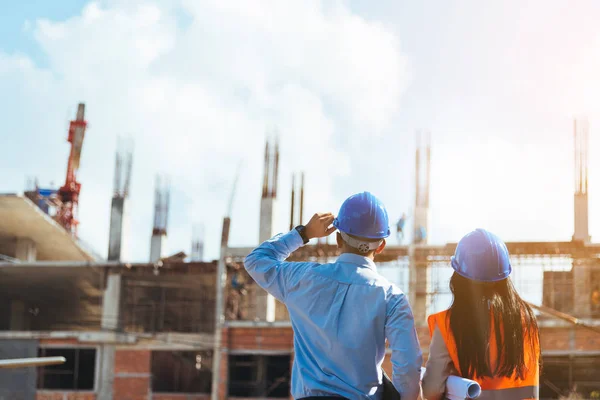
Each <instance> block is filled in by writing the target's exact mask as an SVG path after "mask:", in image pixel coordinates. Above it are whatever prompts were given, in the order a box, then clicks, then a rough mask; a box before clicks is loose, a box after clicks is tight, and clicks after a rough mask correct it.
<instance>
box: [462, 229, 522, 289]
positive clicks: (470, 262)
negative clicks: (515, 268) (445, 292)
mask: <svg viewBox="0 0 600 400" xmlns="http://www.w3.org/2000/svg"><path fill="white" fill-rule="evenodd" d="M452 268H453V269H454V270H455V271H456V272H457V273H458V274H459V275H461V276H463V277H465V278H467V279H472V280H475V281H481V282H496V281H501V280H502V279H506V278H508V276H509V275H510V273H511V272H512V266H511V265H510V256H509V255H508V249H507V248H506V245H505V244H504V242H503V241H502V240H500V238H499V237H498V236H496V235H494V234H492V233H490V232H488V231H486V230H485V229H477V230H474V231H473V232H471V233H469V234H467V235H465V236H464V237H463V238H462V239H460V242H458V245H457V246H456V252H455V253H454V256H453V257H452Z"/></svg>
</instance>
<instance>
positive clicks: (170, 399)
mask: <svg viewBox="0 0 600 400" xmlns="http://www.w3.org/2000/svg"><path fill="white" fill-rule="evenodd" d="M152 400H210V394H185V393H182V394H179V393H171V394H167V393H162V394H156V393H153V394H152Z"/></svg>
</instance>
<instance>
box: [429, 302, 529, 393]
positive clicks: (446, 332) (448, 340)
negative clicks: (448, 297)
mask: <svg viewBox="0 0 600 400" xmlns="http://www.w3.org/2000/svg"><path fill="white" fill-rule="evenodd" d="M448 311H449V310H446V311H442V312H439V313H437V314H433V315H430V316H429V317H428V318H427V323H428V325H429V336H430V337H433V332H434V330H435V328H436V327H437V328H438V329H439V331H440V333H441V335H442V338H443V339H444V343H445V344H446V348H447V349H448V353H450V358H451V359H452V362H453V363H454V367H455V368H456V371H458V373H459V375H460V376H463V375H462V372H461V371H460V364H459V363H458V353H457V350H456V342H455V341H454V335H453V334H452V332H451V331H450V319H449V318H448ZM492 324H493V322H492ZM492 331H493V329H492ZM490 336H491V337H490V358H491V360H490V362H491V365H492V367H493V366H495V365H497V362H498V354H497V351H496V335H493V334H492V335H490ZM539 354H540V352H539V343H537V344H536V347H535V349H534V350H533V351H532V350H531V349H527V348H525V363H526V367H527V368H526V373H525V377H524V379H523V380H521V379H518V378H517V377H516V376H514V375H513V376H512V377H510V378H507V377H495V378H489V377H484V378H471V377H468V376H463V377H464V378H469V379H473V380H475V381H476V382H477V383H479V385H480V386H481V390H482V392H481V396H480V397H479V399H480V400H489V399H494V400H504V399H506V400H509V399H510V400H517V399H538V398H539V381H540V366H539Z"/></svg>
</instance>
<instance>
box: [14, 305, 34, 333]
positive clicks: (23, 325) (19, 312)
mask: <svg viewBox="0 0 600 400" xmlns="http://www.w3.org/2000/svg"><path fill="white" fill-rule="evenodd" d="M26 307H27V306H26V304H25V303H24V302H23V301H21V300H11V302H10V330H11V331H25V330H27V329H28V328H29V326H27V325H28V324H27V322H28V318H27V313H26Z"/></svg>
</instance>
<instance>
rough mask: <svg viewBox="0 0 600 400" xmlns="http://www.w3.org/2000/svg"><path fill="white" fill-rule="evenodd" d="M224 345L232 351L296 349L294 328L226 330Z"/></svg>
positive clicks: (224, 332)
mask: <svg viewBox="0 0 600 400" xmlns="http://www.w3.org/2000/svg"><path fill="white" fill-rule="evenodd" d="M222 340H223V344H224V346H225V347H227V349H228V350H229V351H231V350H257V351H260V350H290V351H291V349H292V348H293V347H294V334H293V331H292V328H291V327H290V328H270V327H265V328H262V327H260V328H258V327H257V328H224V329H223V336H222Z"/></svg>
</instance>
